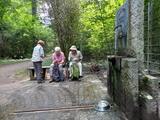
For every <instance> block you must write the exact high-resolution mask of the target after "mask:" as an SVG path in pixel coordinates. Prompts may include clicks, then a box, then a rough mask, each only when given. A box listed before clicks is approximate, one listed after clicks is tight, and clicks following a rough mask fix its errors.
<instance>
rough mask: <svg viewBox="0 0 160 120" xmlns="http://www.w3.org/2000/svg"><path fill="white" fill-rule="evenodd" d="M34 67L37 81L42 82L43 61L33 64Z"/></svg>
mask: <svg viewBox="0 0 160 120" xmlns="http://www.w3.org/2000/svg"><path fill="white" fill-rule="evenodd" d="M33 65H34V70H35V73H36V79H37V80H38V81H41V80H42V61H39V62H33Z"/></svg>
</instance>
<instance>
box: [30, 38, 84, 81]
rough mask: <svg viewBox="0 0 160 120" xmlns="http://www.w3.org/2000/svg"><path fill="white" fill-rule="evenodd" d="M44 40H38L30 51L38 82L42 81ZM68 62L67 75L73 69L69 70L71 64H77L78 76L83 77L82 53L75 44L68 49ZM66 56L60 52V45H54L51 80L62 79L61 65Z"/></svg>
mask: <svg viewBox="0 0 160 120" xmlns="http://www.w3.org/2000/svg"><path fill="white" fill-rule="evenodd" d="M44 44H45V43H44V41H42V40H39V41H38V42H37V45H36V46H35V47H34V49H33V53H32V62H33V65H34V70H35V73H36V80H37V82H38V83H42V82H44V80H43V79H42V62H43V58H44V50H43V46H44ZM69 50H70V51H69V55H68V62H69V73H70V74H69V77H71V76H72V74H73V71H72V70H71V68H72V66H73V65H75V64H76V65H77V67H78V70H79V78H81V77H83V75H82V63H81V62H82V59H83V56H82V53H81V52H80V51H79V50H77V48H76V46H75V45H72V46H71V47H70V49H69ZM66 61H67V60H66V57H65V55H64V53H63V52H62V50H61V48H60V47H55V48H54V52H53V54H52V64H51V66H50V76H51V81H50V83H51V82H53V81H63V80H64V77H65V75H64V69H63V66H65V64H66Z"/></svg>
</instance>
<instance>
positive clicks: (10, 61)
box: [0, 59, 28, 65]
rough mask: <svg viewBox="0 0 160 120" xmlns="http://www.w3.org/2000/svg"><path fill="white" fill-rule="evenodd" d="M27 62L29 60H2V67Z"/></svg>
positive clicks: (0, 63) (0, 62)
mask: <svg viewBox="0 0 160 120" xmlns="http://www.w3.org/2000/svg"><path fill="white" fill-rule="evenodd" d="M27 60H28V59H19V60H15V59H0V65H7V64H14V63H19V62H23V61H27Z"/></svg>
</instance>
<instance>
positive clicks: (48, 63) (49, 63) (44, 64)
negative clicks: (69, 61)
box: [42, 58, 52, 66]
mask: <svg viewBox="0 0 160 120" xmlns="http://www.w3.org/2000/svg"><path fill="white" fill-rule="evenodd" d="M51 63H52V60H51V58H48V59H45V60H44V61H43V63H42V66H50V65H51Z"/></svg>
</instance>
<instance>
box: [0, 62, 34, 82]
mask: <svg viewBox="0 0 160 120" xmlns="http://www.w3.org/2000/svg"><path fill="white" fill-rule="evenodd" d="M31 65H32V63H31V62H30V61H26V62H20V63H16V64H10V65H2V66H0V85H4V84H9V83H14V82H17V81H20V80H25V79H27V78H28V75H27V68H28V67H29V66H31Z"/></svg>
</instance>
